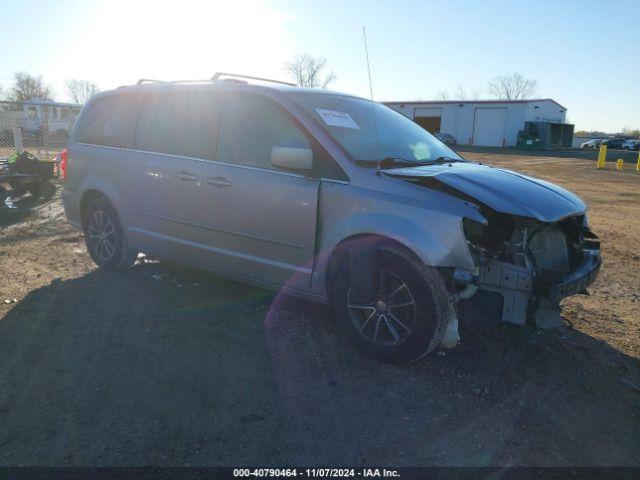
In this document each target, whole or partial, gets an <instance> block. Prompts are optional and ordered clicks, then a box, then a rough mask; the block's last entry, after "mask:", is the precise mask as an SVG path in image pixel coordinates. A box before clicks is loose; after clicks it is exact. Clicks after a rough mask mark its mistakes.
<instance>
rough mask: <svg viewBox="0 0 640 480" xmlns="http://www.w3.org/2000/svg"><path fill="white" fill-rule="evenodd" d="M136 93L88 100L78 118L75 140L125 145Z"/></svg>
mask: <svg viewBox="0 0 640 480" xmlns="http://www.w3.org/2000/svg"><path fill="white" fill-rule="evenodd" d="M138 100H139V97H138V96H137V95H133V94H121V95H110V96H108V97H103V98H99V99H98V100H96V101H95V102H92V103H91V104H90V105H89V107H88V110H87V111H85V112H83V114H82V116H81V117H80V119H79V123H78V130H77V133H76V136H75V141H76V142H79V143H89V144H92V145H105V146H108V147H120V148H129V147H130V146H131V139H132V137H133V129H134V127H135V121H136V116H137V114H138V103H139V102H138Z"/></svg>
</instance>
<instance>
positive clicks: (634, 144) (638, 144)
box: [622, 140, 640, 150]
mask: <svg viewBox="0 0 640 480" xmlns="http://www.w3.org/2000/svg"><path fill="white" fill-rule="evenodd" d="M622 149H623V150H640V140H625V141H624V143H623V144H622Z"/></svg>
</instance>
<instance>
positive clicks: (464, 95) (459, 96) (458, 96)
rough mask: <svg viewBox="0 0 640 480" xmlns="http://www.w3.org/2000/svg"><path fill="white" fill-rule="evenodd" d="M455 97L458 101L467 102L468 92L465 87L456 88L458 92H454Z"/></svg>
mask: <svg viewBox="0 0 640 480" xmlns="http://www.w3.org/2000/svg"><path fill="white" fill-rule="evenodd" d="M454 96H455V99H456V100H466V99H467V92H466V91H465V89H464V87H463V86H462V85H458V86H457V87H456V90H455V92H454Z"/></svg>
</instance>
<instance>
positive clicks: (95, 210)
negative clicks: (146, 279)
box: [83, 197, 137, 270]
mask: <svg viewBox="0 0 640 480" xmlns="http://www.w3.org/2000/svg"><path fill="white" fill-rule="evenodd" d="M83 229H84V238H85V243H86V245H87V250H88V251H89V254H90V255H91V258H92V259H93V261H94V262H95V263H96V265H98V266H99V267H100V268H104V269H106V270H119V269H122V268H126V267H129V266H131V265H132V264H133V262H134V260H135V257H136V256H137V252H134V251H132V250H130V249H129V248H128V247H127V240H126V237H125V235H124V231H123V229H122V226H121V225H120V220H119V219H118V215H117V213H116V211H115V209H114V208H113V206H112V205H111V203H109V201H108V200H107V199H106V198H103V197H96V198H93V199H91V200H89V204H88V205H87V206H86V208H85V213H84V216H83Z"/></svg>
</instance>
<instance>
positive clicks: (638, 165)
mask: <svg viewBox="0 0 640 480" xmlns="http://www.w3.org/2000/svg"><path fill="white" fill-rule="evenodd" d="M636 172H640V152H638V163H637V164H636Z"/></svg>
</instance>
